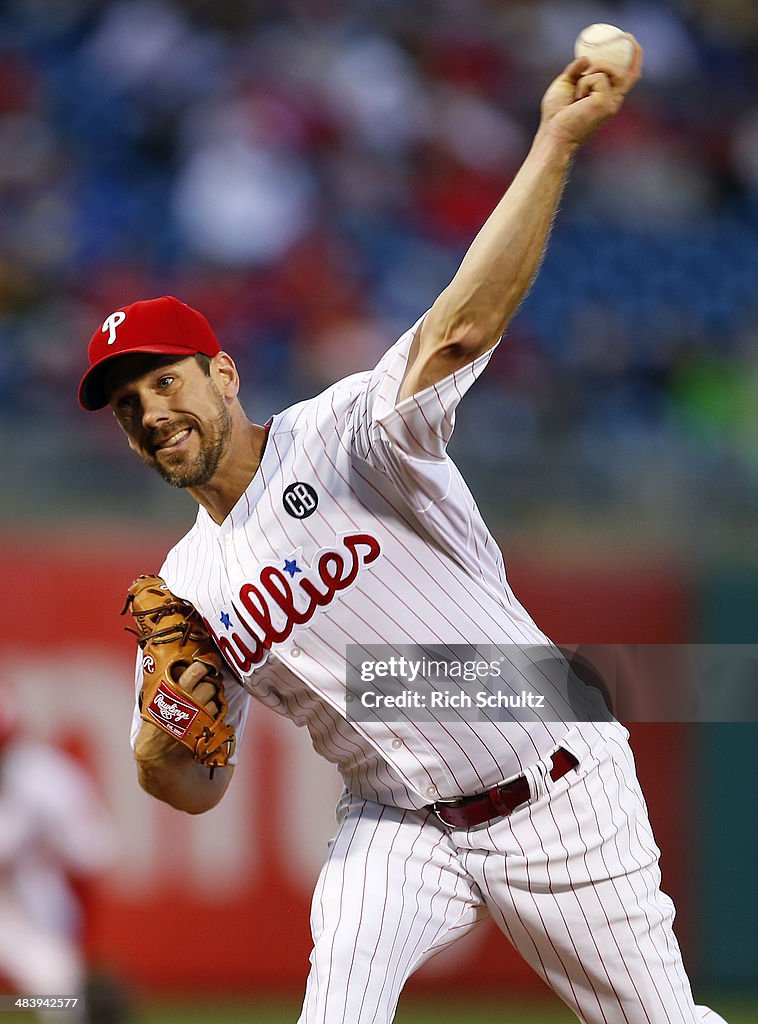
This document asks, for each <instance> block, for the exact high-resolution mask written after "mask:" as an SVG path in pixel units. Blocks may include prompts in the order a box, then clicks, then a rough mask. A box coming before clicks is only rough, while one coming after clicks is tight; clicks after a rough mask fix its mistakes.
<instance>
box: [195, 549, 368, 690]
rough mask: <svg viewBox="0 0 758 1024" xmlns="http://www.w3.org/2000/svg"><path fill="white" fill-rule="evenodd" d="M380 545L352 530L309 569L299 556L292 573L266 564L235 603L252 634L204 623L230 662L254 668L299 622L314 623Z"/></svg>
mask: <svg viewBox="0 0 758 1024" xmlns="http://www.w3.org/2000/svg"><path fill="white" fill-rule="evenodd" d="M381 550H382V549H381V546H380V544H379V541H378V540H377V539H376V537H373V536H372V535H371V534H370V533H348V534H344V535H343V536H341V537H339V538H338V539H337V542H336V543H335V545H334V547H331V548H324V549H322V550H321V551H319V552H318V553H317V554H316V556H315V558H314V559H313V564H312V566H310V568H309V567H307V566H306V565H305V564H304V563H303V564H302V565H299V564H298V563H297V562H296V560H295V559H294V557H293V558H292V559H287V561H286V563H285V565H289V566H296V568H295V570H294V571H291V572H290V573H287V572H285V571H284V569H283V568H281V563H278V564H277V565H271V564H265V565H263V566H262V567H261V568H260V569H259V570H258V579H257V580H256V581H255V582H254V583H252V582H251V583H243V585H242V586H241V587H240V590H239V594H238V602H237V601H235V603H234V611H235V613H236V616H237V619H236V621H237V622H238V623H239V624H240V625H242V626H243V627H244V628H245V630H246V632H247V634H248V636H247V637H246V638H245V639H243V638H242V637H241V636H240V634H239V633H237V632H230V634H229V636H228V637H227V636H223V637H220V636H218V634H217V633H216V632H215V630H214V629H213V627H212V625H211V624H210V623H209V622H208V621H207V620H204V621H205V625H206V626H207V627H208V631H209V632H210V633H211V635H212V636H213V638H214V640H215V641H216V644H217V646H218V648H219V650H220V651H221V653H222V654H223V655H224V657H225V658H226V660H227V662H228V663H229V665H230V666H231V667H232V668H235V666H236V668H237V669H239V672H240V673H245V672H250V671H251V669H253V668H255V667H256V666H257V665H260V664H262V663H263V662H264V661H265V660H266V658H267V657H268V654H269V651H270V650H271V648H272V646H273V645H274V644H280V643H282V642H283V641H285V640H286V639H287V638H288V637H289V635H290V634H291V633H292V630H293V628H294V627H295V626H303V625H305V623H307V622H310V620H311V619H312V618H313V616H314V615H315V614H316V612H317V610H318V609H319V608H326V607H328V605H330V604H331V603H332V602H333V601H334V600H335V598H337V597H338V595H339V594H341V593H342V592H343V591H345V590H348V588H350V587H352V585H353V584H354V583H355V581H356V579H357V578H358V573H359V572H360V571H361V569H362V568H363V567H364V566H367V565H371V563H372V562H375V561H376V560H377V558H378V557H379V555H380V554H381Z"/></svg>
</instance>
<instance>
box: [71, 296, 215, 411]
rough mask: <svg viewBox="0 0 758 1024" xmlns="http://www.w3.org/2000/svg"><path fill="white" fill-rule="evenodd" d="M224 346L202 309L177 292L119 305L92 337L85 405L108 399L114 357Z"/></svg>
mask: <svg viewBox="0 0 758 1024" xmlns="http://www.w3.org/2000/svg"><path fill="white" fill-rule="evenodd" d="M220 351H221V346H220V345H219V343H218V338H217V337H216V335H215V334H214V333H213V329H212V328H211V325H210V324H209V323H208V321H207V320H206V319H205V317H204V316H203V314H202V313H199V312H198V311H197V310H196V309H193V308H192V307H191V306H188V305H187V304H186V303H184V302H180V301H179V299H175V298H174V296H173V295H163V296H161V297H160V298H159V299H144V300H143V301H142V302H133V303H132V304H131V305H129V306H123V307H122V308H121V309H117V310H116V311H115V312H113V313H111V314H110V315H109V316H107V317H106V318H105V320H104V321H103V323H102V326H101V327H99V328H98V329H97V330H96V331H95V333H94V334H93V335H92V338H91V339H90V343H89V348H88V349H87V354H88V356H89V364H90V365H89V369H88V370H87V372H86V373H85V374H84V376H83V377H82V382H81V384H80V385H79V404H80V405H81V407H82V408H83V409H102V408H103V406H106V405H107V404H108V395H107V393H106V390H105V370H106V369H107V368H108V367H109V366H110V365H111V363H112V361H113V360H114V359H118V358H120V357H121V356H124V355H130V354H133V353H134V352H146V353H152V354H155V355H176V356H189V355H194V354H196V353H198V352H202V353H203V355H206V356H209V357H211V358H212V357H213V356H215V355H216V354H217V353H218V352H220Z"/></svg>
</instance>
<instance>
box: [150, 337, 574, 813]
mask: <svg viewBox="0 0 758 1024" xmlns="http://www.w3.org/2000/svg"><path fill="white" fill-rule="evenodd" d="M419 322H420V321H419ZM417 327H418V324H417V325H416V327H414V328H413V329H412V330H410V331H408V332H407V333H406V334H405V335H404V336H403V337H402V338H401V339H400V340H399V341H398V342H397V343H396V344H395V345H394V346H393V347H392V348H391V349H390V350H389V351H388V352H387V353H386V354H385V356H384V357H383V358H382V359H381V361H380V362H379V363H378V365H377V366H376V367H375V368H374V370H372V371H368V372H365V373H360V374H355V375H353V376H351V377H347V378H346V379H344V380H341V381H339V382H338V383H336V384H334V385H333V386H332V387H330V388H328V389H327V390H326V391H325V392H323V393H322V394H320V395H318V396H316V397H315V398H312V399H309V400H307V401H305V402H302V403H300V404H298V405H295V406H293V407H291V408H289V409H287V410H285V411H284V412H282V413H281V414H279V415H277V416H275V417H274V418H273V421H272V423H271V425H270V428H269V434H268V440H267V443H266V446H265V449H264V452H263V456H262V459H261V463H260V466H259V468H258V471H257V472H256V474H255V476H254V477H253V479H252V481H251V482H250V485H249V486H248V488H247V489H246V491H245V492H244V494H243V495H242V496H241V497H240V499H239V500H238V502H237V503H236V505H235V506H234V508H233V509H232V511H231V512H230V514H229V515H228V516H227V518H226V519H225V520H224V522H223V523H221V524H220V525H217V524H216V523H214V522H213V520H212V519H211V518H210V516H209V515H208V514H207V513H206V512H205V510H204V509H203V508H200V510H199V513H198V517H197V521H196V523H195V525H194V526H193V528H192V529H191V530H190V531H189V533H188V534H187V535H186V536H185V537H184V538H183V539H182V540H181V541H180V542H179V543H178V544H177V545H176V546H175V547H174V548H173V549H172V550H171V552H170V553H169V555H168V557H167V559H166V561H165V563H164V565H163V567H162V569H161V573H160V574H161V575H162V576H163V578H164V579H165V581H166V583H167V584H168V586H169V588H170V589H171V590H172V591H173V592H174V593H176V594H177V595H179V596H181V597H184V598H186V599H188V600H190V601H191V602H192V603H193V604H194V605H195V606H196V607H197V608H198V609H199V611H200V612H201V614H202V615H203V617H204V618H205V620H206V621H207V623H208V624H209V626H210V628H211V629H212V631H213V633H214V635H215V637H216V639H217V642H218V644H219V647H220V648H221V650H222V652H223V654H224V656H225V658H226V660H227V661H228V663H229V665H230V666H231V668H232V669H233V670H234V674H232V673H227V675H226V685H225V689H226V695H227V698H228V700H229V705H230V716H231V720H232V721H233V722H234V723H235V724H236V726H237V731H238V736H239V734H240V733H241V732H242V730H243V728H244V723H245V719H246V715H247V711H248V706H249V696H250V695H253V696H254V697H256V698H257V699H258V700H260V701H261V702H262V703H263V704H266V705H268V706H269V707H271V708H273V709H274V710H275V711H277V712H279V713H281V714H283V715H286V716H287V717H288V718H291V719H292V720H293V721H294V722H295V723H296V724H297V725H304V726H306V727H307V728H308V730H309V732H310V735H311V738H312V741H313V745H314V747H315V749H316V750H317V751H318V752H319V753H320V754H322V755H323V756H324V757H326V758H327V759H329V760H330V761H333V762H334V763H335V764H336V765H337V766H338V767H339V770H340V772H341V773H342V775H343V777H344V779H345V783H346V785H347V788H348V790H349V791H351V792H352V793H355V794H357V795H359V796H362V797H365V798H368V799H372V800H377V801H379V802H382V803H388V804H393V805H397V806H401V807H419V806H423V805H425V804H428V803H429V802H431V801H433V800H435V799H437V798H438V797H440V798H451V797H454V796H458V795H461V794H467V793H474V792H478V791H480V790H482V789H484V788H486V787H487V786H490V785H493V784H494V783H496V782H499V781H501V780H503V779H504V778H509V777H510V776H512V775H516V774H519V773H520V772H521V771H522V770H523V769H524V768H525V767H527V766H530V765H532V764H534V763H535V762H536V761H538V760H539V759H540V758H542V757H543V756H545V755H546V754H547V753H548V751H550V750H552V749H553V748H555V747H556V746H557V745H558V744H559V742H560V741H561V739H562V738H563V737H564V735H565V734H566V731H567V728H568V727H567V725H566V724H565V722H564V721H562V720H561V721H555V720H553V721H552V722H550V723H542V722H540V721H531V722H517V721H513V720H511V721H498V722H494V721H491V722H483V723H482V722H477V723H475V724H471V723H469V722H466V721H464V720H460V721H454V722H451V721H444V722H443V721H440V722H437V721H431V722H430V721H423V722H421V721H412V720H410V716H409V717H408V718H407V719H406V720H403V721H399V722H398V721H394V722H383V721H378V720H377V721H370V722H358V723H356V722H353V721H350V720H348V718H347V716H346V707H347V705H346V683H345V680H346V667H345V659H346V645H347V644H359V645H367V644H391V645H398V644H403V645H405V644H440V643H442V644H445V645H450V644H462V645H463V644H492V643H495V644H499V645H501V646H502V645H508V644H514V643H516V644H548V643H549V641H548V640H547V638H546V637H545V636H544V634H542V633H541V632H540V630H539V629H538V628H537V626H536V625H535V623H534V622H533V620H532V619H531V617H530V616H529V615H528V613H527V612H526V611H525V610H524V608H523V607H522V606H521V605H520V604H519V603H518V601H517V600H516V598H515V597H514V595H513V593H512V592H511V589H510V587H509V585H508V582H507V580H506V575H505V568H504V565H503V559H502V555H501V553H500V551H499V549H498V547H497V545H496V543H495V542H494V540H493V538H492V536H491V535H490V533H489V531H488V530H487V527H486V526H485V524H484V522H483V520H482V518H481V515H480V513H479V510H478V509H477V506H476V503H475V501H474V499H473V497H472V495H471V493H470V491H469V489H468V487H467V486H466V484H465V482H464V481H463V479H462V477H461V475H460V473H459V471H458V470H457V468H456V467H455V465H454V464H453V462H452V461H451V459H450V458H449V456H448V455H447V452H446V446H447V442H448V440H449V438H450V435H451V433H452V430H453V425H454V421H455V409H456V406H457V404H458V402H459V400H460V399H461V397H462V396H463V395H464V394H465V392H466V391H467V390H468V389H469V387H470V386H471V385H472V384H473V382H474V381H475V380H476V378H477V377H478V376H479V374H480V373H481V372H482V370H483V369H484V367H485V366H486V365H487V362H488V361H489V358H490V356H491V352H487V353H485V354H484V355H482V356H480V357H479V358H478V359H477V360H476V361H475V362H473V363H471V364H469V365H467V366H465V367H463V368H461V369H459V370H457V371H456V372H455V373H453V374H451V375H450V376H449V377H447V378H446V379H445V380H443V381H441V382H440V383H438V384H436V385H433V386H432V387H429V388H427V389H426V390H424V391H422V392H420V393H419V394H417V395H414V396H413V397H410V398H407V399H405V400H404V401H402V402H400V403H396V397H397V392H398V390H399V386H400V382H401V380H402V378H403V374H404V372H405V367H406V364H407V358H408V352H409V349H410V346H411V342H412V340H413V336H414V332H415V330H416V329H417ZM294 484H300V485H302V484H305V485H307V487H308V488H310V489H311V490H310V492H309V493H311V494H312V495H315V498H316V500H317V505H316V507H315V509H313V510H312V512H310V514H308V515H307V516H304V517H303V518H297V517H295V516H294V515H293V514H292V513H291V509H292V506H290V507H289V509H288V507H287V506H286V504H285V501H284V499H283V495H284V494H285V491H286V490H287V488H288V487H292V485H294ZM299 493H300V494H303V493H305V492H304V491H303V489H302V487H301V489H300V492H299ZM306 502H308V499H307V498H306ZM312 503H313V502H312V501H310V504H311V505H312ZM295 507H297V502H295ZM309 511H310V510H309ZM138 662H139V659H138ZM138 676H139V677H140V679H141V669H138ZM555 717H556V716H555V715H554V716H553V719H555ZM566 717H567V718H568V717H570V715H567V716H566ZM138 726H139V719H138V716H137V713H136V711H135V718H134V722H133V730H132V735H133V739H134V736H135V735H136V730H137V728H138Z"/></svg>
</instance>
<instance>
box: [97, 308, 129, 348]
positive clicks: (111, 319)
mask: <svg viewBox="0 0 758 1024" xmlns="http://www.w3.org/2000/svg"><path fill="white" fill-rule="evenodd" d="M124 320H126V313H124V311H123V310H122V309H120V310H119V311H118V313H111V315H110V316H107V317H106V318H105V320H104V322H103V326H102V327H101V328H100V330H101V331H102V332H103V334H105V332H106V331H107V332H108V344H109V345H112V344H113V343H114V342H115V340H116V330H117V329H118V328H119V327H120V326H121V324H122V323H123V322H124Z"/></svg>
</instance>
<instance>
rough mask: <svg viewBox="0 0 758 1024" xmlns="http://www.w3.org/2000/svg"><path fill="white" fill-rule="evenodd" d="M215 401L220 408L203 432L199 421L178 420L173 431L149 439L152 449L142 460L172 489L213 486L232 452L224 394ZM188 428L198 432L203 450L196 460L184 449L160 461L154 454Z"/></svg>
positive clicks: (228, 416) (166, 431)
mask: <svg viewBox="0 0 758 1024" xmlns="http://www.w3.org/2000/svg"><path fill="white" fill-rule="evenodd" d="M213 401H214V405H215V406H216V410H215V415H214V416H212V417H211V418H210V419H208V420H206V421H205V423H204V424H203V426H202V429H200V428H199V427H198V425H197V423H196V422H195V423H192V422H187V421H182V420H177V421H176V422H175V423H172V424H171V426H170V427H169V428H164V429H163V430H161V432H160V434H158V433H157V432H156V434H155V435H153V436H152V437H151V438H150V439H149V443H148V446H147V448H148V450H147V452H146V453H145V454H143V455H142V458H143V459H144V461H145V462H146V463H147V465H148V466H151V467H152V468H153V469H154V470H156V471H157V472H158V473H160V475H161V476H162V477H163V479H164V480H165V481H166V483H169V484H171V486H172V487H202V486H203V485H204V484H207V483H210V481H211V480H212V479H213V477H214V475H215V473H216V470H217V469H218V466H219V463H220V461H221V459H222V457H223V455H224V454H225V453H226V452H227V451H228V449H229V442H230V439H231V434H232V418H231V416H230V414H229V409H228V408H227V405H226V402H225V401H224V399H223V397H222V396H221V394H218V393H216V394H214V396H213ZM185 428H187V429H190V430H194V431H195V432H196V433H197V437H198V441H199V444H200V450H199V452H198V453H197V455H196V456H195V457H194V458H192V459H189V458H188V456H187V455H186V454H185V453H184V451H183V450H182V451H178V452H176V453H175V454H174V453H172V452H171V450H169V451H168V452H164V453H163V455H162V457H161V458H160V459H158V458H156V457H155V455H154V454H151V453H152V452H154V451H155V449H156V448H157V447H159V446H160V444H161V443H162V441H165V440H167V439H168V438H169V437H171V435H172V434H175V433H176V432H177V431H178V430H183V429H185Z"/></svg>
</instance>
